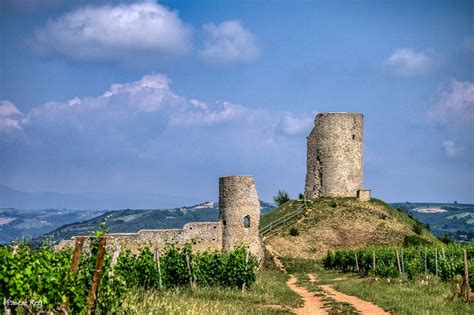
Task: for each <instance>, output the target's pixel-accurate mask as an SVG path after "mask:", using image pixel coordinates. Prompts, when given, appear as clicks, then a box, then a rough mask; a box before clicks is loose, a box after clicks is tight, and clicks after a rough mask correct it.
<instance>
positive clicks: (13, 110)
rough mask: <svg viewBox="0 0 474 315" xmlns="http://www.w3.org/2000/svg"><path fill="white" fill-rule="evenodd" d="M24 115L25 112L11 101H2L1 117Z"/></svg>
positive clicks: (0, 106)
mask: <svg viewBox="0 0 474 315" xmlns="http://www.w3.org/2000/svg"><path fill="white" fill-rule="evenodd" d="M13 115H23V113H22V112H21V111H20V110H19V109H18V108H17V107H16V106H15V105H14V104H13V103H12V102H10V101H7V100H4V101H0V117H9V116H13Z"/></svg>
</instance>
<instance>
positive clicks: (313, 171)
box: [305, 113, 363, 199]
mask: <svg viewBox="0 0 474 315" xmlns="http://www.w3.org/2000/svg"><path fill="white" fill-rule="evenodd" d="M362 187H363V115H362V114H359V113H320V114H318V115H317V116H316V118H315V126H314V128H313V130H312V131H311V133H310V134H309V136H308V143H307V172H306V183H305V197H306V198H308V199H313V198H317V197H356V196H357V191H358V190H360V189H362Z"/></svg>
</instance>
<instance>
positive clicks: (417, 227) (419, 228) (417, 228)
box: [413, 221, 425, 235]
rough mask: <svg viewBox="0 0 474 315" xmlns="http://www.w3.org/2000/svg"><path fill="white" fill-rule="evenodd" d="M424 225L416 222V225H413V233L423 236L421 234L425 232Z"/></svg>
mask: <svg viewBox="0 0 474 315" xmlns="http://www.w3.org/2000/svg"><path fill="white" fill-rule="evenodd" d="M424 227H425V226H424V225H423V223H421V222H420V221H415V223H413V232H415V233H416V234H417V235H421V232H423V229H424Z"/></svg>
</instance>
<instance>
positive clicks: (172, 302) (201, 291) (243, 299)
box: [122, 271, 303, 314]
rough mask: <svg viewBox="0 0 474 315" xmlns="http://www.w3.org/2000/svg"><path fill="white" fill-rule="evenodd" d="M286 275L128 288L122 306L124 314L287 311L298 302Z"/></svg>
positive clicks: (273, 273) (263, 273)
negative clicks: (241, 285) (227, 283)
mask: <svg viewBox="0 0 474 315" xmlns="http://www.w3.org/2000/svg"><path fill="white" fill-rule="evenodd" d="M286 281H287V276H286V275H284V274H283V273H281V272H278V271H261V272H259V273H258V276H257V281H256V283H255V284H254V285H253V287H252V288H250V289H248V290H246V291H245V292H242V291H240V290H237V289H229V288H227V289H223V288H198V289H196V290H195V291H191V290H189V289H184V288H182V289H180V288H178V289H175V290H167V291H144V290H137V289H134V290H130V291H129V292H127V294H126V296H125V298H124V302H123V305H122V312H123V313H124V314H291V313H292V312H291V309H292V308H294V307H299V306H301V305H302V303H303V302H302V300H301V299H300V297H299V296H298V295H297V294H296V293H294V292H293V291H291V290H290V289H289V288H288V287H287V286H286Z"/></svg>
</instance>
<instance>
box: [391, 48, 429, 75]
mask: <svg viewBox="0 0 474 315" xmlns="http://www.w3.org/2000/svg"><path fill="white" fill-rule="evenodd" d="M385 66H386V68H387V69H388V71H389V72H390V73H392V74H394V75H397V76H402V77H410V76H417V75H422V74H425V73H426V72H428V71H429V70H430V69H431V68H432V66H433V61H432V58H431V57H430V56H428V55H427V54H426V53H424V52H416V51H414V50H413V49H410V48H399V49H396V50H395V51H394V52H393V53H392V55H391V56H390V57H389V58H388V59H387V60H386V61H385Z"/></svg>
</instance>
